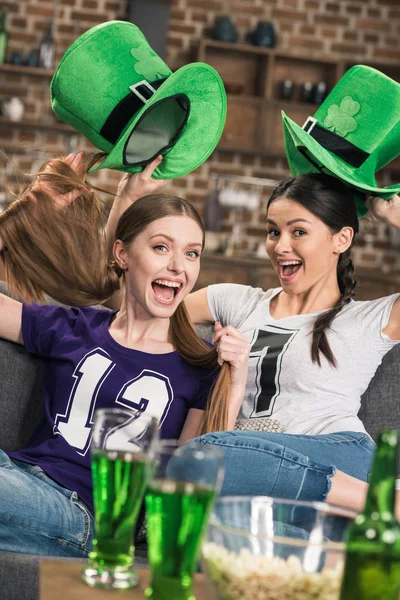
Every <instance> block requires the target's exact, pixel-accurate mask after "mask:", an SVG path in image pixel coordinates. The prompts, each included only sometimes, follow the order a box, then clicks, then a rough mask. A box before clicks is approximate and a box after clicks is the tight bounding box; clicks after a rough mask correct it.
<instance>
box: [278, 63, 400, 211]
mask: <svg viewBox="0 0 400 600" xmlns="http://www.w3.org/2000/svg"><path fill="white" fill-rule="evenodd" d="M282 117H283V128H284V137H285V151H286V157H287V160H288V163H289V168H290V171H291V173H292V174H293V175H300V174H303V173H313V172H319V171H323V172H325V173H329V174H331V175H333V176H335V177H337V178H339V179H341V180H342V181H343V182H345V183H347V184H350V185H351V186H352V187H354V188H355V189H356V190H358V191H359V192H363V193H364V194H366V195H369V196H373V195H376V196H379V197H381V198H383V199H389V198H391V197H392V196H393V195H394V194H397V193H398V192H399V191H400V184H396V185H391V186H388V187H384V188H380V187H378V185H377V182H376V179H375V173H376V172H377V171H378V170H379V169H380V168H381V167H383V166H384V165H386V164H387V163H389V162H390V161H391V160H392V159H394V158H395V157H396V156H397V155H398V154H400V84H399V83H397V82H396V81H393V80H392V79H390V78H389V77H387V76H386V75H384V74H383V73H381V72H380V71H377V70H376V69H372V68H371V67H367V66H364V65H356V66H354V67H352V68H351V69H349V70H348V71H347V72H346V73H345V74H344V75H343V77H342V78H341V79H340V81H338V83H337V84H336V86H335V87H334V88H333V90H332V91H331V92H330V94H329V95H328V96H327V98H326V99H325V100H324V102H323V103H322V104H321V106H320V107H319V108H318V110H317V112H316V113H315V115H314V116H313V117H308V119H307V120H306V122H305V123H304V125H303V127H300V126H299V125H296V123H294V122H293V121H292V120H291V119H289V118H288V117H287V116H286V115H285V113H282ZM357 204H358V208H359V215H360V216H362V214H365V213H366V212H367V211H366V209H365V208H364V209H363V207H362V206H360V204H359V202H357Z"/></svg>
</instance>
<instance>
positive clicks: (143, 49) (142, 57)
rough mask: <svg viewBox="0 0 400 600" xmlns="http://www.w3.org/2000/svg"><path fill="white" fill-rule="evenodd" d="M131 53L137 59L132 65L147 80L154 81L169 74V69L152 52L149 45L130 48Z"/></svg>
mask: <svg viewBox="0 0 400 600" xmlns="http://www.w3.org/2000/svg"><path fill="white" fill-rule="evenodd" d="M131 54H132V56H133V58H135V59H136V60H137V63H136V64H135V66H134V69H135V71H136V73H139V75H143V77H145V78H146V79H147V81H154V80H155V79H161V78H162V77H168V75H171V71H170V70H169V68H168V67H167V65H166V64H165V62H164V61H163V60H161V58H160V57H159V56H157V54H155V53H154V54H152V53H151V51H150V48H149V46H147V45H142V46H138V47H137V48H132V50H131Z"/></svg>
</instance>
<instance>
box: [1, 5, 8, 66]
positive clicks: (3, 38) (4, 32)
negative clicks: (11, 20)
mask: <svg viewBox="0 0 400 600" xmlns="http://www.w3.org/2000/svg"><path fill="white" fill-rule="evenodd" d="M7 39H8V35H7V13H6V12H5V11H4V12H2V13H1V15H0V65H2V64H3V63H5V62H6V57H7Z"/></svg>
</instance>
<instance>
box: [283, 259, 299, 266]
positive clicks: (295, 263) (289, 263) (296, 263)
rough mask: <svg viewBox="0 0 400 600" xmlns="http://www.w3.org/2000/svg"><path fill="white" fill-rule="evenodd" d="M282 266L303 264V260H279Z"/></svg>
mask: <svg viewBox="0 0 400 600" xmlns="http://www.w3.org/2000/svg"><path fill="white" fill-rule="evenodd" d="M278 263H279V264H280V265H281V267H288V266H289V265H301V260H286V261H284V262H279V261H278Z"/></svg>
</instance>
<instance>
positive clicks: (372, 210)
mask: <svg viewBox="0 0 400 600" xmlns="http://www.w3.org/2000/svg"><path fill="white" fill-rule="evenodd" d="M365 204H366V207H367V208H368V215H369V216H371V217H372V219H374V220H378V221H385V222H386V223H389V224H390V225H393V227H396V228H398V229H400V196H397V195H395V196H393V197H392V198H390V200H382V198H377V197H373V196H371V197H370V198H368V200H367V201H366V203H365Z"/></svg>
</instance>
